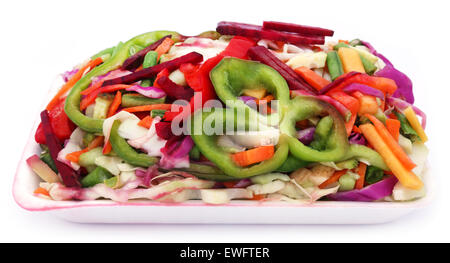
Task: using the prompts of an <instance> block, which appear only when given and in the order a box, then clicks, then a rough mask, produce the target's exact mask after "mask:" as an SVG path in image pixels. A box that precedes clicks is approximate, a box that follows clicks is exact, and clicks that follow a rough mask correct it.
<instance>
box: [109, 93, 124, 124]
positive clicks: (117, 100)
mask: <svg viewBox="0 0 450 263" xmlns="http://www.w3.org/2000/svg"><path fill="white" fill-rule="evenodd" d="M121 103H122V93H120V91H117V93H116V96H114V100H113V102H112V103H111V106H109V109H108V114H107V115H106V116H107V117H108V118H109V117H111V116H113V115H114V114H115V113H116V111H117V109H118V108H119V106H120V104H121Z"/></svg>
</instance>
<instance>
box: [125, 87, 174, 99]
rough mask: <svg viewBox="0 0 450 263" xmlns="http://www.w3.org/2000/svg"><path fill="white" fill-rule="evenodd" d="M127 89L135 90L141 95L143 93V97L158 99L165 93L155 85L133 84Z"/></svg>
mask: <svg viewBox="0 0 450 263" xmlns="http://www.w3.org/2000/svg"><path fill="white" fill-rule="evenodd" d="M126 90H127V91H135V92H137V93H139V94H141V95H144V96H145V97H148V98H151V99H159V98H162V97H164V96H166V93H165V92H164V91H163V90H162V89H160V88H157V87H142V86H139V85H133V86H131V87H129V88H127V89H126Z"/></svg>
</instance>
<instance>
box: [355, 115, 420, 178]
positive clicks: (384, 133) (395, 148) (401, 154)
mask: <svg viewBox="0 0 450 263" xmlns="http://www.w3.org/2000/svg"><path fill="white" fill-rule="evenodd" d="M364 116H366V117H367V118H369V120H370V121H371V122H372V123H373V124H374V125H375V129H376V130H377V132H378V134H379V135H380V137H381V139H382V140H383V141H384V142H385V143H386V144H387V145H388V147H389V149H390V150H391V151H392V153H393V154H394V155H395V157H397V159H398V160H399V161H400V162H401V163H402V165H403V166H404V167H405V168H406V170H408V171H411V170H412V169H413V168H414V167H416V164H415V163H413V161H411V159H410V158H409V157H408V155H407V154H406V153H405V151H404V150H403V148H402V147H401V146H400V144H398V141H397V140H395V139H394V137H392V135H391V133H390V132H389V131H388V129H386V127H385V126H384V124H383V123H382V122H381V121H379V120H378V119H377V118H375V117H374V116H373V115H369V114H366V115H364Z"/></svg>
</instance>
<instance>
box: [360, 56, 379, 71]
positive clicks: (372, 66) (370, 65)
mask: <svg viewBox="0 0 450 263" xmlns="http://www.w3.org/2000/svg"><path fill="white" fill-rule="evenodd" d="M359 57H360V58H361V62H362V64H363V66H364V70H365V71H366V73H367V74H369V75H373V73H375V71H376V70H377V67H376V66H375V64H374V63H372V62H371V61H369V60H368V59H367V58H365V57H364V56H361V55H359Z"/></svg>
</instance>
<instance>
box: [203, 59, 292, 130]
mask: <svg viewBox="0 0 450 263" xmlns="http://www.w3.org/2000/svg"><path fill="white" fill-rule="evenodd" d="M210 78H211V82H212V84H213V86H214V89H215V91H216V94H217V96H218V97H219V98H220V100H221V101H223V102H224V103H225V104H226V105H227V106H228V107H230V108H249V109H251V108H250V107H249V106H247V105H246V104H245V103H244V102H243V101H242V100H240V99H238V97H239V96H241V95H242V93H243V92H244V90H245V89H261V88H264V89H266V90H267V91H268V92H269V93H271V94H273V95H274V97H275V99H276V100H277V101H278V108H277V109H276V110H277V113H276V114H270V115H268V116H264V115H261V114H259V113H258V112H257V111H256V110H255V109H251V112H253V114H255V115H256V116H258V117H259V119H260V120H262V122H263V123H266V124H267V123H268V124H278V123H279V121H280V120H281V117H282V116H283V114H284V112H285V111H286V110H287V108H285V107H284V106H286V105H288V104H289V99H290V98H289V87H288V85H287V83H286V81H285V80H284V78H283V77H282V76H281V75H280V74H279V73H278V72H277V71H276V70H274V69H273V68H271V67H269V66H266V65H264V64H262V63H259V62H254V61H248V60H242V59H238V58H231V57H227V58H224V59H222V61H221V62H219V64H217V66H216V67H214V68H213V69H212V70H211V72H210Z"/></svg>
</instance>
